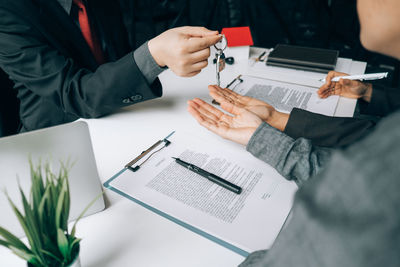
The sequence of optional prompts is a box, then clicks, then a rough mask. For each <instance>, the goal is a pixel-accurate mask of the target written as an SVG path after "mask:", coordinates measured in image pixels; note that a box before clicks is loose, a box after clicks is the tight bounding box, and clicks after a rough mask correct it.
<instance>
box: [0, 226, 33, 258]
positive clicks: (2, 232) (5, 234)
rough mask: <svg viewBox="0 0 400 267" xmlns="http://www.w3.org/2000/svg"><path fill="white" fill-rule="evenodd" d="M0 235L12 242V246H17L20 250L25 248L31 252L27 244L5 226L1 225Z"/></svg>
mask: <svg viewBox="0 0 400 267" xmlns="http://www.w3.org/2000/svg"><path fill="white" fill-rule="evenodd" d="M0 235H1V236H2V237H4V239H5V241H7V242H8V243H10V245H11V246H13V247H16V248H18V249H20V250H25V251H26V252H29V251H30V250H29V249H28V247H27V246H25V244H24V243H22V241H21V240H19V238H18V237H16V236H15V235H13V234H12V233H10V232H9V231H7V230H6V229H4V228H3V227H1V226H0Z"/></svg>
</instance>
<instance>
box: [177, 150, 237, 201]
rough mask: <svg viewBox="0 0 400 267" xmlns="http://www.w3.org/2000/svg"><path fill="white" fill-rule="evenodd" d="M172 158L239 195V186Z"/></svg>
mask: <svg viewBox="0 0 400 267" xmlns="http://www.w3.org/2000/svg"><path fill="white" fill-rule="evenodd" d="M172 158H173V159H174V160H175V162H176V163H178V164H179V165H181V166H183V167H185V168H186V169H188V170H189V171H192V172H194V173H197V174H199V175H201V176H203V177H204V178H206V179H208V180H209V181H211V182H213V183H215V184H217V185H219V186H222V187H223V188H225V189H228V190H229V191H232V192H233V193H236V194H238V195H239V194H240V193H241V192H242V188H241V187H239V186H237V185H235V184H232V183H231V182H229V181H227V180H225V179H222V178H221V177H218V176H217V175H215V174H212V173H209V172H208V171H205V170H203V169H201V168H199V167H197V166H195V165H193V164H190V163H187V162H186V161H183V160H181V159H179V158H174V157H172Z"/></svg>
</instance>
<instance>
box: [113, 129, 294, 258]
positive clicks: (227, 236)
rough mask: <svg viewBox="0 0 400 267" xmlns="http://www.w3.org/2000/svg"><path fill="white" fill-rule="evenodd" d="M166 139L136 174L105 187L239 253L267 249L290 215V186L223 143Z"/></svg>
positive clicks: (178, 134) (175, 137) (185, 137)
mask: <svg viewBox="0 0 400 267" xmlns="http://www.w3.org/2000/svg"><path fill="white" fill-rule="evenodd" d="M168 140H170V141H171V144H170V145H169V146H167V147H164V148H162V149H161V150H159V149H160V148H161V147H160V148H155V149H154V151H157V150H159V151H158V152H156V153H154V154H152V155H151V157H149V158H143V159H142V160H141V162H139V164H142V165H141V166H140V169H139V170H138V171H137V172H132V171H130V170H126V171H125V172H124V173H122V174H121V175H120V176H118V178H117V179H115V180H113V181H112V182H111V183H110V185H111V186H113V187H115V188H116V189H118V190H120V191H122V192H123V193H125V194H127V195H129V196H131V197H132V198H134V199H136V200H139V201H141V202H143V203H145V204H146V205H149V206H151V207H153V208H155V209H157V210H159V211H161V212H163V213H165V214H167V215H169V216H172V217H174V218H176V219H178V220H180V221H181V222H183V223H185V224H187V225H190V226H192V227H195V228H196V229H199V230H200V231H202V232H204V233H206V234H208V235H211V236H213V237H215V238H217V239H219V240H222V241H224V242H227V243H229V244H231V245H233V246H235V247H237V248H239V249H241V250H243V251H246V252H249V253H250V252H253V251H256V250H259V249H268V248H269V247H270V246H271V245H272V244H273V242H274V240H275V239H276V237H277V235H278V233H279V231H280V229H281V228H282V226H283V224H284V222H285V220H286V218H287V216H288V214H289V212H290V209H291V207H292V203H293V197H294V194H295V192H296V190H297V186H296V184H295V183H294V182H290V181H287V180H286V179H284V178H283V177H282V176H281V175H279V174H278V173H277V172H276V171H275V170H274V169H273V168H271V167H270V166H268V165H267V164H266V163H264V162H262V161H260V160H258V159H256V158H254V157H253V156H252V155H251V154H250V153H248V152H247V151H246V150H245V149H244V148H239V147H235V146H232V144H229V142H218V143H213V142H211V141H209V140H202V139H201V138H199V137H196V136H194V135H193V134H188V133H185V132H176V133H175V134H173V135H172V136H171V137H170V138H169V139H168ZM149 145H151V144H149ZM172 157H177V158H180V159H182V160H184V161H186V162H189V163H192V164H194V165H196V166H198V167H200V168H202V169H205V170H206V171H208V172H210V173H213V174H215V175H218V176H219V177H221V178H223V179H226V180H228V181H230V182H232V183H234V184H236V185H238V186H240V187H242V193H241V194H239V195H238V194H235V193H233V192H231V191H229V190H227V189H225V188H223V187H221V186H219V185H217V184H215V183H213V182H211V181H209V180H207V179H206V178H204V177H202V176H200V175H198V174H196V173H194V172H192V171H190V170H188V169H186V168H184V167H182V166H181V165H179V164H177V163H176V162H175V160H174V159H172ZM155 231H157V229H155Z"/></svg>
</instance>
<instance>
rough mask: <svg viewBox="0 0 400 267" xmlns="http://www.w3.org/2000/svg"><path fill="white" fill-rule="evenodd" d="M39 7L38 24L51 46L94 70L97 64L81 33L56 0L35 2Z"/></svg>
mask: <svg viewBox="0 0 400 267" xmlns="http://www.w3.org/2000/svg"><path fill="white" fill-rule="evenodd" d="M36 1H38V2H39V6H40V16H39V18H40V24H41V25H42V27H44V28H45V29H46V32H47V33H48V34H47V36H50V37H51V38H52V39H53V42H54V43H53V45H55V46H56V47H57V48H58V49H60V50H62V52H63V53H65V54H66V55H69V56H71V57H72V58H74V60H75V61H78V62H79V61H80V63H81V64H82V65H83V66H85V67H87V68H89V69H91V70H94V69H96V68H97V66H98V64H97V62H96V60H95V58H94V56H93V54H92V52H91V50H90V48H89V46H88V45H87V43H86V41H85V39H84V38H83V36H82V33H81V31H80V29H79V27H78V26H77V25H75V24H74V22H73V21H72V19H71V18H70V17H69V15H68V14H67V13H66V12H65V10H64V9H63V8H62V7H61V5H60V4H59V3H58V2H57V1H56V0H36Z"/></svg>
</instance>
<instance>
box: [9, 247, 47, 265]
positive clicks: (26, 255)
mask: <svg viewBox="0 0 400 267" xmlns="http://www.w3.org/2000/svg"><path fill="white" fill-rule="evenodd" d="M10 249H11V251H12V252H13V253H14V254H15V255H17V256H18V257H20V258H22V259H24V260H26V261H27V262H30V263H32V264H35V263H40V260H38V259H37V258H36V257H35V255H34V254H32V253H27V252H25V251H23V250H20V249H17V248H14V247H11V248H10ZM38 261H39V262H38Z"/></svg>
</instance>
